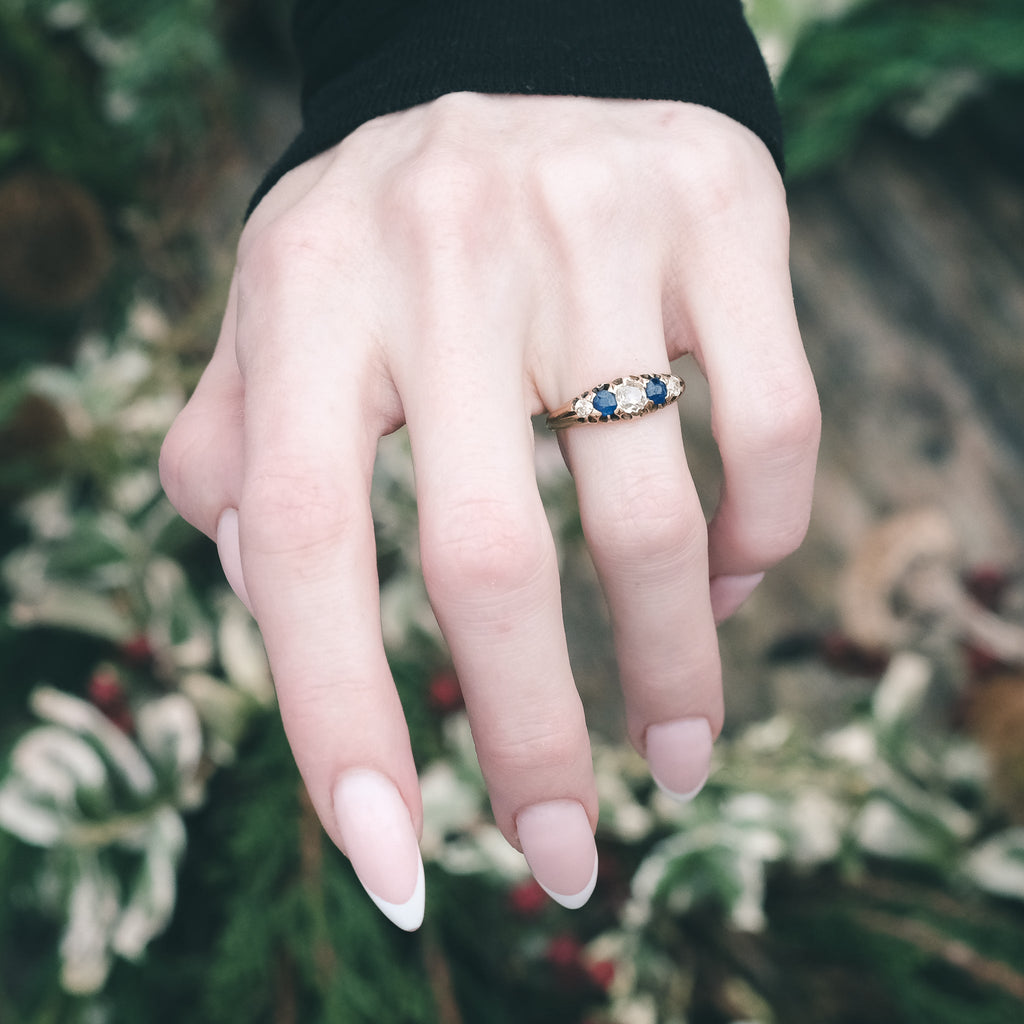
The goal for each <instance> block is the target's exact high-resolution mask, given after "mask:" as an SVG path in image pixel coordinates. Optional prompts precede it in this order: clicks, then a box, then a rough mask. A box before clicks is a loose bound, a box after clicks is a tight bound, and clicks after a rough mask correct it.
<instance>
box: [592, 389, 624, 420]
mask: <svg viewBox="0 0 1024 1024" xmlns="http://www.w3.org/2000/svg"><path fill="white" fill-rule="evenodd" d="M593 403H594V412H596V413H599V414H600V415H601V416H611V415H612V414H613V413H614V412H615V410H616V409H617V408H618V406H619V403H618V399H616V397H615V392H613V391H609V390H608V389H607V388H601V389H600V390H599V391H595V392H594V399H593Z"/></svg>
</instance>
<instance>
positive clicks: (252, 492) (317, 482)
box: [242, 464, 358, 554]
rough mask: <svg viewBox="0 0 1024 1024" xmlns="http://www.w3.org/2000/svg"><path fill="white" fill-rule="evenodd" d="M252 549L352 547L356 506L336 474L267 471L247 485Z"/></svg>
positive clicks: (245, 501)
mask: <svg viewBox="0 0 1024 1024" xmlns="http://www.w3.org/2000/svg"><path fill="white" fill-rule="evenodd" d="M242 505H243V507H244V509H245V513H246V519H247V524H248V525H247V527H246V544H247V546H250V547H253V548H255V549H256V550H257V551H259V552H261V553H262V554H282V553H298V552H302V551H317V550H321V549H323V548H325V547H328V546H335V545H338V544H344V543H348V542H351V541H352V540H353V539H354V537H355V536H356V534H357V531H358V517H357V508H356V504H355V501H354V500H353V498H352V496H351V495H347V494H346V492H345V489H344V488H343V487H340V486H338V485H337V484H336V483H335V482H334V481H333V476H332V474H330V473H326V472H323V471H322V470H321V471H317V470H316V469H315V468H314V469H312V470H310V471H303V469H302V467H301V465H298V464H293V465H289V466H288V467H287V468H285V467H280V468H279V467H274V468H271V469H268V470H264V471H262V472H260V473H259V474H257V475H255V476H254V477H253V479H251V480H249V481H247V482H246V487H245V491H244V494H243V499H242Z"/></svg>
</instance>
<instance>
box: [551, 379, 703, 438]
mask: <svg viewBox="0 0 1024 1024" xmlns="http://www.w3.org/2000/svg"><path fill="white" fill-rule="evenodd" d="M685 389H686V382H685V381H684V380H683V379H682V377H677V376H676V375H675V374H674V373H638V374H634V375H633V376H630V377H616V378H615V380H613V381H610V382H609V383H608V384H599V385H598V386H597V387H596V388H591V389H590V390H589V391H584V392H583V394H582V395H577V396H576V398H574V399H572V401H571V402H566V403H565V405H562V406H559V407H558V408H557V409H555V411H554V412H552V413H551V414H550V415H549V416H548V427H549V428H550V429H551V430H561V429H562V428H563V427H575V426H577V425H578V424H580V423H608V422H611V421H612V420H633V419H636V418H637V417H638V416H646V415H647V413H649V412H656V411H657V410H658V409H664V408H665V406H666V405H671V404H672V403H673V402H675V401H676V400H677V399H678V398H679V396H680V395H681V394H682V393H683V391H684V390H685Z"/></svg>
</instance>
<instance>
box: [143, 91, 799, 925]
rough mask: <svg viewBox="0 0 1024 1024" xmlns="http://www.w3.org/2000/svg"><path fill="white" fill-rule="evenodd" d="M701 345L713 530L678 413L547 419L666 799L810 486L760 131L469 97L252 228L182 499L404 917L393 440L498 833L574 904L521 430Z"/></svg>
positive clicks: (329, 810) (418, 883)
mask: <svg viewBox="0 0 1024 1024" xmlns="http://www.w3.org/2000/svg"><path fill="white" fill-rule="evenodd" d="M684 352H692V353H693V355H694V357H695V358H696V359H697V361H698V362H699V364H700V366H701V368H702V370H703V371H704V372H705V374H706V375H707V378H708V381H709V383H710V389H711V395H712V403H713V424H712V426H713V430H714V434H715V437H716V439H717V442H718V445H719V448H720V451H721V457H722V462H723V466H724V479H725V485H724V490H723V493H722V497H721V501H720V504H719V507H718V510H717V512H716V514H715V516H714V518H713V520H712V522H711V524H710V526H708V525H707V524H706V523H705V520H704V517H703V515H702V513H701V507H700V504H699V502H698V499H697V494H696V493H695V489H694V485H693V483H692V481H691V479H690V474H689V472H688V470H687V466H686V458H685V455H684V451H683V442H682V438H681V436H680V428H679V420H678V417H677V416H675V415H673V414H663V415H650V416H646V417H644V418H642V419H637V420H633V421H631V422H620V423H613V424H601V425H596V426H580V427H576V428H573V429H570V430H566V431H564V432H563V433H562V434H561V435H560V436H561V440H562V446H563V451H564V454H565V457H566V460H567V462H568V464H569V467H570V469H571V470H572V473H573V476H574V478H575V481H576V486H577V489H578V494H579V502H580V513H581V517H582V521H583V526H584V530H585V533H586V537H587V542H588V544H589V546H590V549H591V552H592V554H593V558H594V562H595V564H596V566H597V570H598V573H599V575H600V578H601V582H602V585H603V588H604V591H605V594H606V596H607V600H608V605H609V608H610V612H611V617H612V622H613V626H614V632H615V644H616V651H617V656H618V663H619V673H620V677H621V681H622V688H623V693H624V695H625V702H626V708H627V713H628V726H629V735H630V737H631V739H632V741H633V743H634V744H635V745H636V746H637V748H638V749H639V750H640V751H641V752H643V753H644V754H645V756H646V757H647V759H648V761H649V764H650V768H651V772H652V773H653V775H654V777H655V779H656V780H657V781H658V783H659V784H660V785H661V786H662V787H663V788H665V789H666V790H668V791H670V792H672V793H675V794H676V795H679V796H682V797H685V796H687V795H690V794H692V793H693V792H695V791H696V790H697V789H699V788H700V786H701V785H702V784H703V782H704V780H705V778H706V775H707V772H708V764H709V758H710V753H711V744H712V740H713V738H714V737H715V736H716V735H717V734H718V732H719V730H720V728H721V724H722V691H721V671H720V664H719V655H718V645H717V638H716V633H715V623H716V619H717V620H721V619H722V618H723V617H725V616H726V615H728V614H729V613H731V611H733V610H734V608H735V607H736V606H737V605H738V604H739V603H740V602H741V601H742V599H743V598H744V597H745V596H746V595H747V594H748V593H749V591H750V590H751V589H753V586H754V585H756V582H757V580H758V579H759V574H760V573H762V572H763V571H764V570H765V569H766V568H767V567H769V566H770V565H772V564H773V563H774V562H776V561H777V560H778V559H780V558H782V557H783V556H785V555H786V554H788V553H789V552H791V551H792V550H793V549H794V548H795V547H796V546H797V545H798V544H799V542H800V540H801V539H802V537H803V535H804V532H805V529H806V525H807V519H808V514H809V508H810V500H811V489H812V480H813V475H814V465H815V456H816V449H817V440H818V432H819V414H818V405H817V398H816V394H815V389H814V385H813V382H812V379H811V375H810V372H809V369H808V366H807V362H806V359H805V357H804V353H803V349H802V347H801V343H800V336H799V333H798V330H797V324H796V320H795V317H794V312H793V304H792V296H791V290H790V282H789V271H788V220H787V215H786V208H785V199H784V194H783V189H782V185H781V182H780V180H779V176H778V172H777V171H776V169H775V166H774V164H773V162H772V160H771V158H770V156H769V154H768V152H767V150H766V149H765V147H764V146H763V144H762V143H761V142H760V141H759V140H758V139H757V138H756V137H755V136H754V135H753V134H752V133H750V132H749V131H748V130H747V129H745V128H743V127H741V126H740V125H738V124H737V123H735V122H734V121H731V120H730V119H728V118H727V117H725V116H723V115H721V114H718V113H715V112H713V111H711V110H709V109H706V108H703V107H699V106H693V105H689V104H683V103H676V102H655V101H612V100H596V99H581V98H557V97H511V96H501V97H497V96H481V95H476V94H467V93H460V94H452V95H449V96H445V97H443V98H441V99H439V100H436V101H435V102H433V103H430V104H426V105H424V106H420V107H416V108H413V109H411V110H407V111H405V112H402V113H399V114H392V115H389V116H387V117H382V118H378V119H376V120H374V121H371V122H369V123H368V124H366V125H364V126H363V127H361V128H359V129H358V130H357V131H355V132H354V133H353V134H352V135H350V136H349V137H348V138H346V139H345V140H344V141H343V142H342V143H340V144H339V145H338V146H336V147H335V148H334V149H332V150H330V151H328V152H326V153H324V154H322V155H321V156H319V157H317V158H315V159H313V160H311V161H309V162H308V163H306V164H304V165H302V166H301V167H299V168H297V169H295V170H293V171H291V172H290V173H289V174H287V175H286V176H285V177H284V178H283V179H281V181H280V182H278V184H277V185H276V186H275V187H274V188H273V189H272V190H271V192H270V193H269V194H268V195H267V196H266V198H265V199H264V200H263V201H262V202H261V203H260V205H259V206H258V208H257V209H256V211H255V212H254V214H253V215H252V217H251V219H250V221H249V223H248V224H247V226H246V228H245V231H244V232H243V235H242V239H241V243H240V245H239V252H238V266H237V272H236V274H235V279H234V282H233V285H232V288H231V293H230V297H229V301H228V308H227V313H226V315H225V318H224V324H223V328H222V330H221V335H220V339H219V341H218V343H217V348H216V351H215V353H214V355H213V358H212V360H211V362H210V365H209V367H208V368H207V370H206V372H205V374H204V375H203V378H202V381H201V382H200V384H199V387H198V388H197V390H196V393H195V395H194V396H193V398H192V400H191V401H190V402H189V404H188V406H187V407H186V408H185V410H184V411H183V412H182V413H181V415H180V416H179V418H178V420H177V422H176V423H175V425H174V427H173V429H172V431H171V433H170V435H169V437H168V439H167V441H166V444H165V447H164V452H163V455H162V460H161V470H162V476H163V480H164V485H165V487H166V489H167V493H168V494H169V495H170V498H171V500H172V501H173V502H174V504H175V505H176V507H177V508H178V509H179V510H180V512H181V513H182V515H183V516H184V517H185V518H186V519H188V520H189V521H190V522H191V523H193V524H194V525H195V526H197V527H198V528H199V529H200V530H202V531H203V532H204V533H206V534H208V535H209V536H210V537H213V538H215V539H216V540H217V544H218V547H219V550H220V555H221V559H222V562H223V564H224V568H225V572H226V575H227V577H228V579H229V581H230V582H231V583H232V585H233V586H234V588H235V590H236V591H237V592H238V593H239V596H240V597H242V599H243V600H244V601H245V602H246V603H247V604H248V605H249V607H250V608H251V610H252V611H253V613H254V615H255V616H256V618H257V620H258V622H259V624H260V627H261V629H262V632H263V636H264V639H265V642H266V647H267V652H268V655H269V658H270V664H271V667H272V669H273V673H274V678H275V681H276V685H277V690H278V694H279V698H280V706H281V714H282V716H283V719H284V724H285V728H286V730H287V733H288V737H289V740H290V742H291V745H292V749H293V751H294V753H295V758H296V761H297V762H298V765H299V768H300V770H301V772H302V775H303V778H304V779H305V782H306V785H307V787H308V788H309V792H310V796H311V798H312V801H313V804H314V806H315V807H316V810H317V813H318V814H319V816H320V819H321V820H322V822H323V824H324V827H325V828H326V829H327V831H328V833H329V834H330V835H331V837H332V839H333V840H334V841H335V842H336V843H337V844H338V845H339V846H340V847H341V848H342V849H343V850H344V851H345V852H346V853H347V854H348V856H349V857H350V858H351V860H352V862H353V865H354V867H355V869H356V871H357V873H358V875H359V877H360V879H361V880H362V882H363V884H364V885H365V886H366V888H367V890H368V891H369V892H370V894H371V896H373V897H374V899H375V900H376V902H377V903H378V905H380V906H381V907H382V909H384V911H385V913H388V914H389V916H391V917H392V919H393V920H396V921H397V922H398V923H399V924H401V925H402V926H403V927H416V925H417V924H418V923H419V919H420V916H421V914H422V866H421V864H420V859H419V852H418V848H417V845H416V838H415V836H416V832H418V830H419V829H420V826H421V817H422V812H421V804H420V797H419V792H418V786H417V778H416V770H415V767H414V764H413V758H412V753H411V751H410V747H409V738H408V733H407V729H406V725H405V721H404V718H403V714H402V709H401V706H400V704H399V701H398V697H397V695H396V693H395V688H394V685H393V682H392V680H391V677H390V673H389V670H388V664H387V661H386V659H385V655H384V649H383V645H382V641H381V629H380V618H379V608H378V588H377V575H376V555H375V547H374V536H373V524H372V520H371V515H370V502H369V492H370V479H371V471H372V466H373V460H374V454H375V450H376V445H377V442H378V439H379V438H380V437H381V436H382V435H384V434H386V433H388V432H390V431H393V430H395V429H396V428H397V427H398V426H399V425H400V424H402V423H403V422H404V423H407V424H408V428H409V437H410V440H411V445H412V450H413V458H414V461H415V468H416V480H417V498H418V503H419V514H420V539H421V550H422V563H423V571H424V575H425V578H426V584H427V588H428V591H429V594H430V598H431V602H432V604H433V607H434V611H435V613H436V615H437V618H438V622H439V623H440V625H441V628H442V630H443V632H444V635H445V638H446V639H447V642H448V644H449V646H450V649H451V653H452V656H453V659H454V663H455V667H456V669H457V671H458V675H459V679H460V681H461V683H462V686H463V689H464V692H465V697H466V705H467V709H468V712H469V716H470V719H471V722H472V726H473V733H474V736H475V739H476V745H477V750H478V753H479V757H480V764H481V767H482V769H483V772H484V775H485V777H486V780H487V784H488V787H489V791H490V794H491V800H492V804H493V808H494V814H495V817H496V820H497V823H498V825H499V827H500V828H501V830H502V831H503V833H504V834H505V836H506V837H507V838H508V840H509V842H510V843H512V844H513V845H514V846H517V847H519V848H521V849H522V850H523V852H524V853H525V855H526V858H527V860H528V862H529V864H530V866H531V868H532V870H533V872H534V874H535V875H536V877H537V879H538V881H539V882H540V883H541V884H542V885H544V886H545V888H547V889H548V890H549V891H550V892H551V893H552V894H553V895H554V896H555V897H556V898H557V899H559V900H560V901H561V902H563V903H565V904H567V905H580V904H581V903H582V902H584V901H585V900H586V898H587V897H588V896H589V894H590V891H591V889H592V886H593V879H594V877H595V874H596V851H595V846H594V840H593V830H594V827H595V823H596V818H597V799H596V795H595V791H594V780H593V775H592V770H591V759H590V749H589V742H588V736H587V728H586V724H585V721H584V715H583V709H582V707H581V704H580V700H579V697H578V695H577V693H576V688H575V686H574V684H573V678H572V672H571V669H570V666H569V659H568V655H567V652H566V642H565V635H564V630H563V626H562V615H561V603H560V594H559V580H558V571H557V564H556V557H555V548H554V544H553V542H552V538H551V535H550V532H549V530H548V526H547V521H546V518H545V514H544V511H543V509H542V506H541V501H540V497H539V495H538V491H537V485H536V481H535V479H534V470H533V446H532V432H531V423H530V417H531V416H532V415H535V414H537V413H540V412H542V411H543V410H545V409H548V410H551V409H554V408H556V407H558V406H559V405H561V404H562V403H563V402H565V401H567V400H568V399H569V398H571V397H572V396H574V395H576V394H579V393H580V392H582V391H584V390H586V389H587V388H590V387H593V386H595V385H597V384H598V383H599V382H602V381H607V380H610V379H612V378H615V377H618V376H622V375H625V374H632V373H640V372H651V371H667V370H668V369H669V360H670V359H673V358H675V357H676V356H679V355H680V354H682V353H684Z"/></svg>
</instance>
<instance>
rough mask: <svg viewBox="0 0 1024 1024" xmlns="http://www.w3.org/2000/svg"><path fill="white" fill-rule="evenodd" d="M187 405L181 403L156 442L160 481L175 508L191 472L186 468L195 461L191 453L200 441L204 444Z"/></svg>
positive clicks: (178, 503)
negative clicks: (171, 420) (169, 424)
mask: <svg viewBox="0 0 1024 1024" xmlns="http://www.w3.org/2000/svg"><path fill="white" fill-rule="evenodd" d="M190 408H191V407H190V406H185V408H184V409H183V410H182V411H181V412H180V413H178V415H177V416H176V417H175V420H174V422H173V423H172V424H171V428H170V430H168V431H167V435H166V436H165V437H164V440H163V443H162V444H161V445H160V455H159V458H158V461H157V472H158V473H159V475H160V485H161V486H162V487H163V489H164V493H165V494H166V495H167V497H168V499H169V500H170V502H171V504H172V505H174V507H175V508H179V507H180V506H181V505H183V504H184V500H183V499H184V492H185V490H186V488H187V487H188V479H189V477H190V475H191V474H190V473H189V468H190V467H191V466H193V465H194V464H195V462H196V460H195V458H194V457H193V456H194V453H195V452H196V451H197V449H198V448H199V447H200V446H201V445H202V446H203V447H204V448H205V441H204V439H203V435H202V433H201V432H199V431H197V430H196V429H195V427H194V425H193V419H194V417H193V416H192V415H191V413H190Z"/></svg>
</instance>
